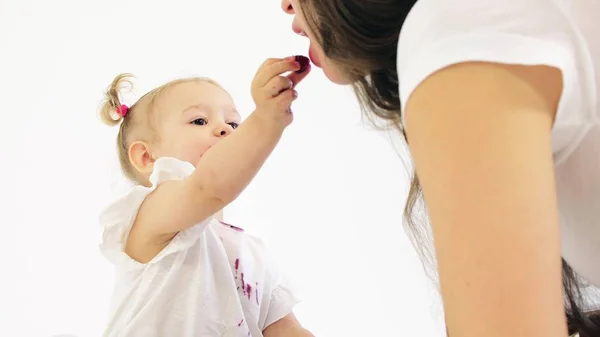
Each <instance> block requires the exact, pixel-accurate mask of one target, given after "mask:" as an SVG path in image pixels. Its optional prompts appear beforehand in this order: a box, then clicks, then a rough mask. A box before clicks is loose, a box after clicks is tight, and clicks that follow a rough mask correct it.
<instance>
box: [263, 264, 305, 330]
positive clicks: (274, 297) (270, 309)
mask: <svg viewBox="0 0 600 337" xmlns="http://www.w3.org/2000/svg"><path fill="white" fill-rule="evenodd" d="M269 269H270V274H271V277H272V292H271V295H270V298H269V303H268V306H267V312H266V316H265V322H264V327H263V330H264V329H266V328H267V327H268V326H269V325H271V324H273V323H275V322H277V321H279V320H280V319H282V318H284V317H285V316H287V315H289V314H290V313H292V312H293V310H294V307H295V306H296V305H297V304H298V303H300V302H301V299H300V296H298V293H297V291H296V289H295V286H294V285H293V283H292V282H291V280H290V279H289V277H288V276H287V274H286V273H285V272H284V271H283V270H281V269H280V267H279V266H278V264H277V263H274V261H273V260H271V265H270V268H269Z"/></svg>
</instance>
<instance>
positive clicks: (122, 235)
mask: <svg viewBox="0 0 600 337" xmlns="http://www.w3.org/2000/svg"><path fill="white" fill-rule="evenodd" d="M193 171H194V166H193V165H192V164H190V163H188V162H184V161H181V160H178V159H175V158H166V157H165V158H159V159H158V160H157V161H156V163H155V164H154V171H153V172H152V175H151V176H150V183H151V184H152V186H151V187H145V186H135V187H133V188H132V189H131V190H130V191H129V192H128V193H127V194H125V195H124V196H121V197H120V198H118V199H117V200H115V201H114V202H113V203H111V204H109V205H108V206H107V207H106V208H105V210H104V211H103V212H102V213H101V214H100V225H101V226H102V228H103V230H104V232H103V235H102V243H101V244H100V250H101V252H102V254H103V255H104V256H105V257H106V258H107V259H108V260H109V261H111V262H112V263H114V264H115V265H116V266H118V267H119V268H124V269H138V268H144V266H145V264H142V263H139V262H137V261H135V260H133V259H132V258H131V257H129V256H128V255H127V254H125V252H124V248H125V243H126V242H127V237H128V236H129V231H130V230H131V226H132V225H133V222H134V220H135V217H136V216H137V212H138V210H139V208H140V206H141V205H142V202H143V201H144V199H145V198H146V197H147V196H148V195H149V194H150V193H152V192H153V191H154V190H155V189H156V187H157V186H158V185H159V184H160V183H162V182H165V181H169V180H183V179H185V178H187V177H188V176H190V175H191V174H192V172H193ZM211 219H212V216H211V217H209V218H207V219H205V220H204V221H202V222H201V223H198V224H196V225H194V226H192V227H190V228H188V229H186V230H184V231H181V232H179V233H178V234H177V235H176V236H175V238H173V240H171V242H170V243H169V245H168V246H167V247H165V248H164V249H163V250H162V251H161V252H160V253H159V254H158V255H157V256H156V257H154V259H152V261H150V262H149V263H148V264H152V263H156V262H158V261H160V260H161V259H162V258H164V257H165V256H167V255H170V254H173V253H176V252H178V251H182V250H185V249H187V248H188V247H190V246H191V245H193V244H194V242H196V240H197V239H198V237H199V236H200V235H201V234H202V232H203V231H204V229H205V228H206V226H207V225H208V224H209V223H210V221H211Z"/></svg>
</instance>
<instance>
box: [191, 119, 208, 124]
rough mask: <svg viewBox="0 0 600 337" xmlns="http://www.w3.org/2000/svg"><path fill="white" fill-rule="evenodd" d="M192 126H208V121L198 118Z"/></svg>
mask: <svg viewBox="0 0 600 337" xmlns="http://www.w3.org/2000/svg"><path fill="white" fill-rule="evenodd" d="M192 124H196V125H206V124H208V121H207V120H206V119H204V118H197V119H194V120H193V121H192Z"/></svg>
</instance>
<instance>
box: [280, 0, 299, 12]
mask: <svg viewBox="0 0 600 337" xmlns="http://www.w3.org/2000/svg"><path fill="white" fill-rule="evenodd" d="M281 9H282V10H283V11H284V12H285V13H286V14H290V15H294V14H296V12H295V11H294V6H293V5H292V2H291V1H290V0H281Z"/></svg>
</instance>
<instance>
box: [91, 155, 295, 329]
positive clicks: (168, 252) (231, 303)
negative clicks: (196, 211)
mask: <svg viewBox="0 0 600 337" xmlns="http://www.w3.org/2000/svg"><path fill="white" fill-rule="evenodd" d="M193 171H194V166H193V165H191V164H190V163H187V162H182V161H179V160H177V159H174V158H160V159H158V160H157V161H156V163H155V166H154V172H153V173H152V176H151V177H150V181H151V182H152V185H153V186H152V187H150V188H148V187H144V186H136V187H134V188H133V189H132V190H131V191H130V192H129V193H127V194H126V195H125V196H123V197H121V198H119V199H117V200H116V201H115V202H114V203H112V204H110V206H108V207H107V208H106V210H105V211H104V212H103V213H102V215H101V216H100V223H101V225H102V226H103V228H104V235H103V242H102V244H101V246H100V248H101V251H102V253H103V254H104V255H105V256H106V257H107V258H108V259H109V260H110V261H111V262H112V263H113V264H114V265H115V267H116V275H117V278H116V287H115V291H114V295H113V301H112V306H111V313H110V319H109V324H108V328H107V330H106V332H105V336H110V337H117V336H118V337H137V336H139V337H164V336H178V337H200V336H206V337H208V336H210V337H214V336H228V337H248V336H252V337H257V336H262V331H263V330H264V329H265V328H266V327H268V326H269V325H270V324H272V323H274V322H276V321H277V320H279V319H281V318H283V317H284V316H286V315H287V314H289V313H291V312H292V309H293V307H294V305H295V304H296V303H297V302H298V300H297V298H296V296H295V295H294V293H293V292H292V290H291V287H290V285H289V284H288V283H287V282H286V281H285V280H284V277H283V275H282V274H281V273H280V272H279V271H278V270H277V268H275V267H274V265H273V263H272V262H271V261H269V259H268V258H267V251H266V247H265V246H264V244H263V243H262V242H261V241H260V240H259V239H258V238H255V237H253V236H251V235H249V234H247V233H245V232H244V231H243V230H242V229H240V228H237V227H234V226H231V225H228V224H225V223H223V222H220V221H217V220H215V219H213V218H212V217H211V218H209V219H207V220H205V221H203V222H201V223H199V224H197V225H195V226H193V227H190V228H188V229H186V230H184V231H182V232H180V233H179V234H177V236H175V238H174V239H173V240H172V241H171V242H170V243H169V244H168V246H167V247H165V248H164V249H163V250H162V251H161V252H160V253H159V254H158V255H157V256H156V257H155V258H154V259H152V261H150V262H149V263H146V264H142V263H139V262H137V261H135V260H133V259H132V258H130V257H129V256H128V255H127V254H125V253H124V251H123V249H124V246H125V242H126V241H127V236H128V234H129V231H130V229H131V226H132V224H133V220H134V218H135V216H136V214H137V212H138V209H139V207H140V205H141V204H142V202H143V201H144V199H145V198H146V196H148V195H149V194H150V193H151V192H152V191H153V190H154V189H155V188H156V186H157V185H158V184H160V183H161V182H164V181H168V180H182V179H184V178H186V177H188V176H189V175H190V174H191V173H192V172H193Z"/></svg>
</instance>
